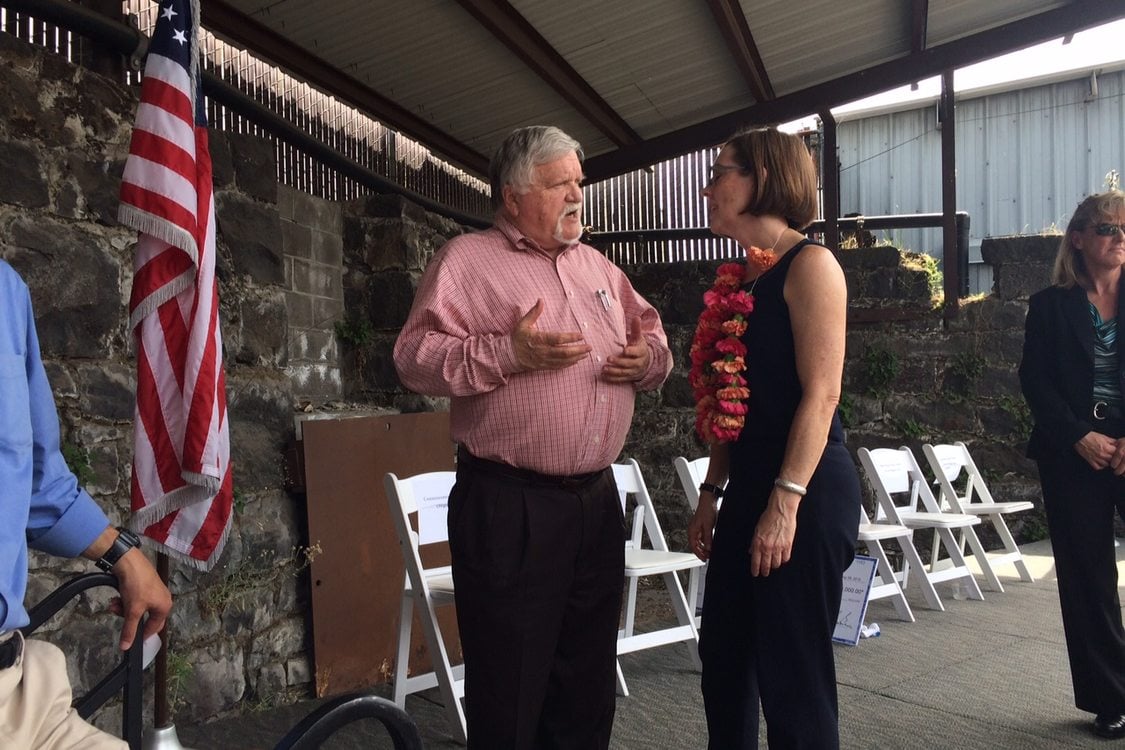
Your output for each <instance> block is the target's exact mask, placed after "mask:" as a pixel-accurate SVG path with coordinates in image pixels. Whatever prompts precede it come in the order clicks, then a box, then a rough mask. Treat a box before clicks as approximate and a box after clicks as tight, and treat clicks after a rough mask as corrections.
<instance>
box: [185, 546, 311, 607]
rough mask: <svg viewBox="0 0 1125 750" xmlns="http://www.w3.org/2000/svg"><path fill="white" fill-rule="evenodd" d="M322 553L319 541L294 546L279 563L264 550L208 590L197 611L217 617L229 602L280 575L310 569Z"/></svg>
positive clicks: (293, 573)
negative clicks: (307, 544)
mask: <svg viewBox="0 0 1125 750" xmlns="http://www.w3.org/2000/svg"><path fill="white" fill-rule="evenodd" d="M322 551H323V550H322V549H321V546H320V542H316V543H314V544H310V545H309V546H307V547H305V546H299V547H294V548H293V553H292V554H291V555H290V556H289V557H287V558H284V559H282V560H280V561H278V560H277V559H276V558H274V557H272V556H271V554H270V553H269V552H267V551H263V552H260V553H259V554H258V555H257V556H255V557H252V558H250V559H249V560H247V561H246V562H244V563H243V564H242V565H240V566H239V567H237V568H235V569H233V570H231V572H229V573H227V575H226V577H224V578H223V580H221V581H219V582H218V583H216V584H214V585H213V586H211V587H210V588H208V589H207V594H206V596H205V597H204V598H203V600H202V602H201V604H200V608H201V609H202V610H203V612H204V613H205V614H210V615H216V614H220V613H222V612H223V610H225V609H226V608H227V607H228V606H229V605H230V604H231V603H232V602H235V601H238V600H239V599H241V598H242V597H243V596H245V595H246V594H248V593H250V592H251V591H253V590H255V589H258V588H261V587H262V586H268V585H269V584H271V583H273V582H274V581H276V580H277V579H279V578H280V577H281V576H283V575H297V574H298V573H300V572H301V571H302V570H304V569H305V568H307V567H309V565H311V564H312V561H313V560H315V559H316V557H317V556H318V555H319V554H320V553H321V552H322Z"/></svg>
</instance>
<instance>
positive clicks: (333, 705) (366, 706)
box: [274, 693, 422, 750]
mask: <svg viewBox="0 0 1125 750" xmlns="http://www.w3.org/2000/svg"><path fill="white" fill-rule="evenodd" d="M360 719H377V720H378V721H380V722H382V724H383V727H384V728H385V729H386V730H387V733H388V734H389V735H390V736H391V741H392V742H393V743H394V747H395V750H422V739H421V737H420V736H419V735H418V727H417V725H416V724H415V723H414V720H413V719H411V718H410V716H409V714H407V713H406V712H405V711H403V710H402V709H401V708H399V707H398V706H396V705H395V704H394V703H392V702H391V701H389V700H387V699H386V698H382V697H380V696H377V695H374V694H372V693H351V694H349V695H342V696H340V697H339V698H334V699H332V700H330V701H328V702H327V703H325V704H324V705H322V706H321V707H320V708H318V709H317V710H316V711H313V712H312V713H311V714H309V715H308V716H306V717H305V718H304V719H302V720H301V722H300V723H299V724H297V726H295V727H293V729H291V730H290V731H289V733H288V734H286V735H285V736H284V737H283V738H282V739H281V742H279V743H278V744H277V746H276V747H275V748H274V750H313V748H318V747H320V745H321V743H323V742H324V741H325V740H326V739H328V737H329V735H331V734H332V733H334V732H335V731H337V730H338V729H340V728H342V727H343V726H344V725H346V724H350V723H351V722H353V721H358V720H360Z"/></svg>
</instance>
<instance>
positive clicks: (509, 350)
mask: <svg viewBox="0 0 1125 750" xmlns="http://www.w3.org/2000/svg"><path fill="white" fill-rule="evenodd" d="M493 341H494V342H495V345H496V364H497V365H499V367H500V372H501V373H503V374H504V375H511V374H512V373H516V372H523V367H521V366H520V363H519V360H518V359H516V349H515V346H514V345H513V344H512V337H511V336H497V337H496V338H494V339H493Z"/></svg>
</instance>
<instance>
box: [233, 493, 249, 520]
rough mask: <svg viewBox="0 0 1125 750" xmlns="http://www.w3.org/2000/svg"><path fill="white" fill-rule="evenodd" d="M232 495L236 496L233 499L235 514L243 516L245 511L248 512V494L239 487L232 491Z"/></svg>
mask: <svg viewBox="0 0 1125 750" xmlns="http://www.w3.org/2000/svg"><path fill="white" fill-rule="evenodd" d="M231 494H233V495H234V497H233V502H234V512H235V513H238V514H239V515H242V512H243V511H244V510H246V493H245V492H243V491H242V490H241V489H239V488H238V487H235V488H234V489H233V490H232V493H231Z"/></svg>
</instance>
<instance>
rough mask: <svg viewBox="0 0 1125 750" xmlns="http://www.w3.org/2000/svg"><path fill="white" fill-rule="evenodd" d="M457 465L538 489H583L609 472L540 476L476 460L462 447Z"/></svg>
mask: <svg viewBox="0 0 1125 750" xmlns="http://www.w3.org/2000/svg"><path fill="white" fill-rule="evenodd" d="M457 465H458V467H465V468H467V469H469V470H471V471H479V472H482V473H485V474H492V475H493V476H499V477H504V478H505V479H511V480H514V481H516V482H521V483H523V484H530V485H534V486H538V487H560V488H564V489H574V488H578V487H585V486H586V485H588V484H592V483H594V482H595V481H597V480H598V479H599V478H601V477H602V475H604V474H605V473H606V472H607V471H608V470H609V469H608V467H607V468H605V469H601V470H600V471H591V472H590V473H589V474H573V475H571V476H556V475H554V474H540V473H539V472H538V471H532V470H531V469H521V468H519V467H516V466H509V465H508V464H502V463H500V462H499V461H490V460H489V459H487V458H478V457H477V456H474V455H473V454H472V453H469V451H467V450H465V448H464V447H463V446H458V448H457Z"/></svg>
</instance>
